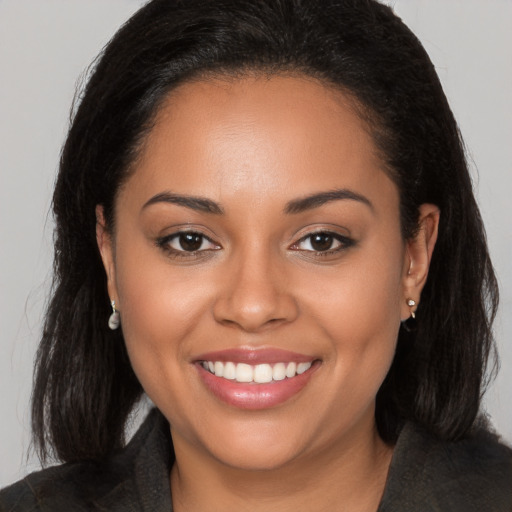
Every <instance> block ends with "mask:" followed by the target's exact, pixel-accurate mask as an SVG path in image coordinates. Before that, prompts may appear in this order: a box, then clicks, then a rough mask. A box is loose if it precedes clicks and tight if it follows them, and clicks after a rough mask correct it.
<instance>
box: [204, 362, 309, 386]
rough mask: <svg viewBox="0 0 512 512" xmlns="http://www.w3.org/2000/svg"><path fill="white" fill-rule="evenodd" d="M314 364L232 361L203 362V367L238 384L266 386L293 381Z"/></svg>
mask: <svg viewBox="0 0 512 512" xmlns="http://www.w3.org/2000/svg"><path fill="white" fill-rule="evenodd" d="M311 364H312V362H308V363H298V364H297V363H275V364H274V365H270V364H267V363H264V364H257V365H254V366H252V365H250V364H245V363H238V364H235V363H233V362H231V361H227V362H225V363H224V362H222V361H202V363H201V366H202V367H203V368H204V369H205V370H206V371H209V372H210V373H213V374H214V375H215V376H216V377H223V378H224V379H229V380H236V381H237V382H256V383H258V384H265V383H268V382H272V381H273V380H274V381H279V380H284V379H286V378H288V379H291V378H293V377H295V376H296V375H301V374H302V373H304V372H305V371H307V370H309V368H311Z"/></svg>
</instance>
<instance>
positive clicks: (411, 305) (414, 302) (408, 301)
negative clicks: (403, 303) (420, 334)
mask: <svg viewBox="0 0 512 512" xmlns="http://www.w3.org/2000/svg"><path fill="white" fill-rule="evenodd" d="M407 305H408V306H409V307H410V308H411V316H412V317H413V318H416V314H415V313H414V311H413V309H412V308H413V307H414V306H416V301H415V300H413V299H407Z"/></svg>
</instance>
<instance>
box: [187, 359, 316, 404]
mask: <svg viewBox="0 0 512 512" xmlns="http://www.w3.org/2000/svg"><path fill="white" fill-rule="evenodd" d="M318 366H319V364H318V363H317V362H315V363H313V365H312V366H311V368H309V370H307V371H305V372H304V373H302V374H300V375H296V376H295V377H291V378H286V379H283V380H278V381H272V382H269V383H268V384H257V383H255V382H250V383H242V382H236V381H235V380H228V379H224V378H223V377H216V376H215V375H214V374H213V373H210V372H209V371H207V370H205V369H204V368H203V367H202V366H201V364H200V363H197V364H196V367H197V369H198V371H199V375H200V376H201V379H202V381H203V382H204V384H205V385H206V387H207V388H208V389H209V390H210V391H211V392H212V393H213V394H214V395H215V396H216V397H217V398H219V399H220V400H222V401H223V402H225V403H227V404H229V405H232V406H233V407H238V408H239V409H250V410H258V409H269V408H271V407H276V406H278V405H281V404H283V403H284V402H286V401H288V400H289V399H290V398H292V397H293V396H295V395H296V394H297V393H299V392H300V391H301V390H302V389H303V388H304V387H305V386H306V384H307V383H308V382H309V379H310V378H311V376H312V375H313V373H314V372H315V370H316V369H317V368H318Z"/></svg>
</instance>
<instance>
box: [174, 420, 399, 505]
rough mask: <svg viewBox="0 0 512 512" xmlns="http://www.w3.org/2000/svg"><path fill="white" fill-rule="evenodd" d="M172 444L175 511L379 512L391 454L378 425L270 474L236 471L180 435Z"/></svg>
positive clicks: (305, 455) (278, 468)
mask: <svg viewBox="0 0 512 512" xmlns="http://www.w3.org/2000/svg"><path fill="white" fill-rule="evenodd" d="M359 426H360V425H359ZM363 434H364V435H363ZM173 440H174V445H175V452H176V463H175V465H174V466H173V468H172V471H171V489H172V496H173V507H174V510H175V511H176V512H183V511H187V512H196V511H198V512H199V511H204V510H211V511H212V512H215V511H217V510H218V511H225V510H240V511H245V510H247V511H251V512H260V511H265V512H272V511H279V512H288V511H290V512H291V511H294V512H295V511H297V510H315V511H318V512H330V511H333V512H334V511H336V512H339V511H345V510H346V511H354V512H375V511H376V510H377V508H378V505H379V503H380V499H381V496H382V493H383V492H384V487H385V482H386V477H387V472H388V468H389V464H390V461H391V455H392V448H391V447H389V446H387V445H386V444H385V443H384V442H383V441H382V440H381V438H380V437H379V435H378V433H377V431H376V428H375V425H374V423H373V421H372V425H371V428H370V429H369V430H368V431H367V432H364V433H363V432H361V431H357V432H354V433H352V434H351V435H348V436H346V437H344V439H342V440H340V441H339V442H338V443H336V444H334V445H333V444H332V443H331V444H329V445H328V446H325V448H324V449H323V450H318V451H316V452H315V453H314V454H304V455H302V456H298V457H297V458H296V459H294V460H292V461H290V462H289V463H287V464H285V465H283V466H281V467H277V468H272V469H265V470H247V469H242V470H241V469H239V468H233V467H230V466H227V465H225V464H223V463H222V462H221V461H219V460H217V459H214V458H212V457H209V456H205V454H204V450H203V451H202V450H200V449H198V448H197V447H196V446H194V445H192V444H189V443H187V442H184V441H183V440H182V439H180V438H179V436H177V435H176V433H173Z"/></svg>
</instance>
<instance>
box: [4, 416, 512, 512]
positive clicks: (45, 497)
mask: <svg viewBox="0 0 512 512" xmlns="http://www.w3.org/2000/svg"><path fill="white" fill-rule="evenodd" d="M173 460H174V454H173V452H172V443H171V439H170V434H169V425H168V423H167V422H166V420H165V419H164V418H163V416H162V415H161V414H160V413H159V412H158V411H157V410H156V409H155V410H153V411H151V412H150V414H149V415H148V417H147V418H146V420H145V422H144V424H143V425H142V426H141V428H140V429H139V431H138V432H137V433H136V435H135V436H134V438H133V439H132V440H131V441H130V443H129V444H128V445H127V447H126V448H125V449H124V450H123V451H122V452H121V453H119V454H117V455H115V456H113V457H112V458H111V459H110V460H109V461H108V462H106V463H102V464H98V463H93V462H80V463H72V464H64V465H62V466H57V467H54V468H49V469H45V470H43V471H39V472H37V473H33V474H31V475H29V476H27V477H26V478H24V479H23V480H21V481H20V482H18V483H16V484H14V485H12V486H10V487H7V488H6V489H4V490H3V491H0V512H29V511H44V512H53V511H56V512H61V511H62V512H75V511H76V512H81V511H103V512H107V511H108V512H121V511H123V512H132V511H133V512H135V511H137V512H139V511H144V512H172V501H171V493H170V489H169V472H170V468H171V465H172V462H173ZM441 511H442V512H445V511H446V512H459V511H460V512H473V511H474V512H484V511H485V512H486V511H489V512H511V511H512V450H511V449H510V448H508V447H506V446H504V445H502V444H500V443H499V442H498V440H497V438H496V437H495V436H494V435H492V434H490V433H489V432H487V431H486V430H484V429H479V430H477V431H476V433H475V434H474V435H473V436H472V437H471V438H468V439H465V440H462V441H459V442H451V443H445V442H441V441H437V440H436V439H434V438H432V437H431V436H429V435H428V434H427V433H425V432H423V431H422V430H421V429H419V428H417V427H415V426H414V425H412V424H407V425H406V426H405V427H404V429H403V430H402V433H401V434H400V437H399V439H398V443H397V445H396V447H395V451H394V454H393V459H392V462H391V467H390V470H389V475H388V481H387V483H386V489H385V491H384V495H383V497H382V502H381V504H380V506H379V508H378V511H377V512H441ZM312 512H314V511H312Z"/></svg>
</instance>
